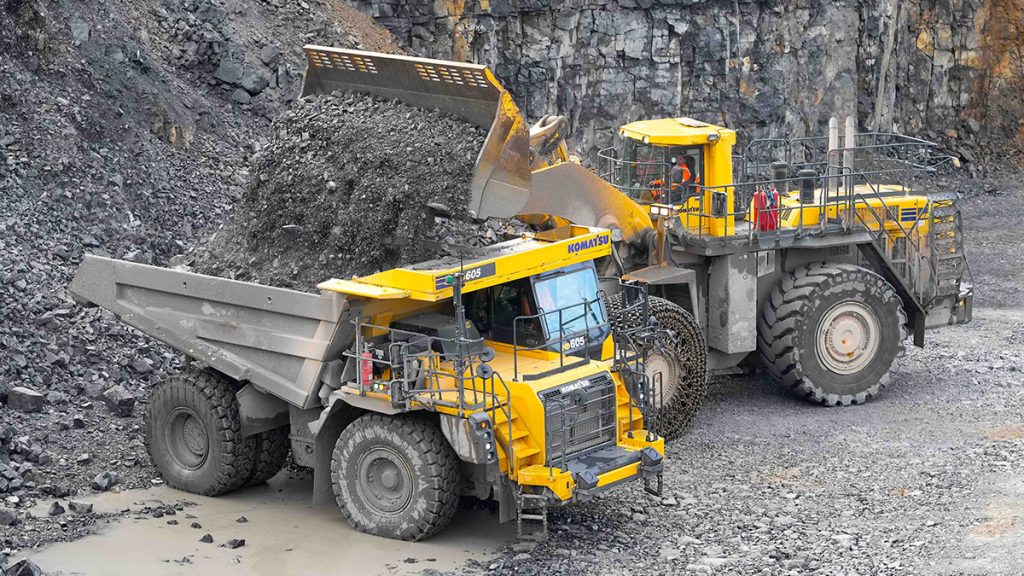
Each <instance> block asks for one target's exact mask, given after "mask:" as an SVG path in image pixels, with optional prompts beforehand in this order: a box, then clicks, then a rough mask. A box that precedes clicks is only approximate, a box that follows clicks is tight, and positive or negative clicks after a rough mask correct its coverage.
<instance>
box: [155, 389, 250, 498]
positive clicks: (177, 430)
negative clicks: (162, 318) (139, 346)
mask: <svg viewBox="0 0 1024 576" xmlns="http://www.w3.org/2000/svg"><path fill="white" fill-rule="evenodd" d="M146 447H147V449H148V450H149V455H150V458H152V459H153V464H154V465H156V469H157V471H159V472H160V475H161V476H162V477H163V479H164V481H165V482H167V484H168V485H169V486H172V487H174V488H178V489H180V490H184V491H186V492H191V493H193V494H201V495H203V496H217V495H220V494H224V493H227V492H231V491H232V490H235V489H237V488H239V487H241V486H242V485H244V484H245V483H246V482H247V481H248V480H249V479H250V478H251V477H252V472H253V462H254V458H255V451H256V440H255V438H251V437H250V438H242V435H241V421H240V420H239V418H238V400H237V399H236V398H235V393H234V391H233V390H232V389H231V386H230V384H229V383H228V381H227V379H225V378H224V377H222V376H220V375H218V374H216V373H213V372H205V371H188V372H183V373H181V374H177V375H175V376H172V377H170V378H168V379H167V380H164V381H163V382H161V383H160V384H159V385H157V387H156V389H154V390H153V393H152V394H151V395H150V397H149V405H148V406H147V407H146Z"/></svg>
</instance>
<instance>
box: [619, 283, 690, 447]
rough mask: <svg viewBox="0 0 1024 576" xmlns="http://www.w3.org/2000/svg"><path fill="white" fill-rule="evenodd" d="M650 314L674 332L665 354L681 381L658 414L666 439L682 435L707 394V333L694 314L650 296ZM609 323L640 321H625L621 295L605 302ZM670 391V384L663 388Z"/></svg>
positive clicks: (658, 429) (633, 321) (662, 434)
mask: <svg viewBox="0 0 1024 576" xmlns="http://www.w3.org/2000/svg"><path fill="white" fill-rule="evenodd" d="M648 302H649V305H650V313H651V315H652V316H653V317H654V318H655V319H656V320H657V321H658V324H659V325H660V326H661V327H662V328H664V329H666V330H669V331H670V332H671V333H672V336H673V338H674V343H673V344H672V346H671V348H670V349H668V350H666V352H668V353H670V354H672V355H673V356H674V358H672V359H670V360H669V361H670V362H676V363H677V366H678V372H679V375H680V378H679V379H678V381H677V383H676V386H675V387H674V389H673V390H674V393H669V392H666V393H665V398H664V405H663V407H662V409H661V410H659V411H658V416H657V430H656V432H657V433H658V434H660V435H661V436H663V437H665V438H666V439H667V440H672V439H675V438H678V437H680V436H682V434H683V432H685V431H686V429H687V428H688V427H689V426H690V424H691V423H692V422H693V418H694V416H695V415H696V414H697V410H698V409H699V408H700V405H701V402H703V400H704V396H705V395H706V394H707V389H708V377H707V358H708V357H707V347H706V346H705V344H704V334H703V333H701V330H700V326H699V325H698V324H697V321H696V320H695V319H694V318H693V314H690V313H689V312H688V311H686V310H685V309H683V307H681V306H679V305H678V304H675V303H673V302H671V301H669V300H666V299H664V298H659V297H657V296H650V297H649V298H648ZM606 304H607V309H608V317H609V321H610V322H611V323H612V326H613V327H618V326H620V325H621V324H620V323H622V322H627V323H629V324H627V325H628V326H632V325H633V324H635V322H637V321H638V320H639V319H638V318H622V317H621V316H622V314H621V310H622V295H621V294H615V295H613V296H611V297H609V298H608V299H607V301H606ZM664 388H665V389H666V390H667V389H668V385H667V383H666V385H664Z"/></svg>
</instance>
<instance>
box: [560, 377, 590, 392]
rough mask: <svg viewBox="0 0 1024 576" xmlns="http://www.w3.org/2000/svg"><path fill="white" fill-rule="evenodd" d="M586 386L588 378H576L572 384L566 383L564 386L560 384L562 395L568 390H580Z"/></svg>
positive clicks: (588, 384)
mask: <svg viewBox="0 0 1024 576" xmlns="http://www.w3.org/2000/svg"><path fill="white" fill-rule="evenodd" d="M587 386H590V380H586V379H584V380H577V381H576V382H573V383H572V384H566V385H565V386H562V395H565V394H568V393H570V392H575V391H577V390H582V389H584V388H586V387H587Z"/></svg>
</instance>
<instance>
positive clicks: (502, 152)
mask: <svg viewBox="0 0 1024 576" xmlns="http://www.w3.org/2000/svg"><path fill="white" fill-rule="evenodd" d="M304 50H305V52H306V59H307V61H308V66H307V68H306V77H305V80H304V81H303V84H302V96H309V95H314V94H329V93H331V92H334V91H336V90H341V91H351V92H363V93H369V94H376V95H378V96H382V97H385V98H396V99H398V100H400V101H402V102H404V103H406V104H408V105H410V106H416V107H419V108H426V109H437V110H440V111H441V112H444V113H447V114H452V115H454V116H457V117H459V118H461V119H463V120H465V121H467V122H470V123H472V124H475V125H477V126H479V127H480V128H482V129H484V130H487V131H488V133H487V138H486V140H485V141H484V146H483V148H482V149H481V150H480V152H479V154H478V155H477V160H476V168H475V170H474V175H473V182H472V186H471V196H470V201H469V206H468V207H467V208H468V210H469V211H470V213H471V214H472V215H473V216H475V217H477V218H511V217H512V216H515V215H516V214H517V213H518V212H519V210H520V208H522V207H523V205H524V204H526V200H527V197H528V196H529V191H530V141H529V132H528V129H527V126H526V122H525V121H524V120H523V117H522V116H521V115H520V113H519V108H517V107H516V104H515V102H514V101H513V100H512V96H511V95H510V94H509V93H508V92H507V91H506V90H505V89H504V87H502V85H501V83H500V82H498V80H497V78H495V77H494V74H492V73H491V71H490V70H488V69H487V67H486V66H480V65H478V64H465V63H462V62H449V61H445V60H429V59H426V58H413V57H409V56H399V55H392V54H379V53H376V52H361V51H358V50H342V49H339V48H327V47H324V46H306V47H305V48H304Z"/></svg>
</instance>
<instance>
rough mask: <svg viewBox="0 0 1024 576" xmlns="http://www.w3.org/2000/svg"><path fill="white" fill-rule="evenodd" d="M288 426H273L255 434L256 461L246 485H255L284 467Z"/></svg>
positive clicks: (286, 458) (287, 447)
mask: <svg viewBox="0 0 1024 576" xmlns="http://www.w3.org/2000/svg"><path fill="white" fill-rule="evenodd" d="M288 430H289V428H288V426H282V427H280V428H274V429H273V430H267V431H266V432H261V433H259V434H256V435H255V436H254V437H255V438H256V462H255V464H254V465H253V467H252V478H250V479H249V482H247V483H246V486H257V485H259V484H263V483H264V482H266V481H267V480H270V479H271V478H273V477H274V476H277V473H278V472H280V471H281V469H282V468H284V464H285V461H287V460H288V449H289V440H288Z"/></svg>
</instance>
